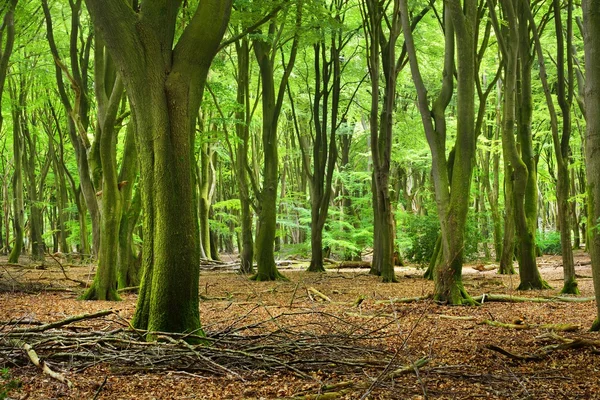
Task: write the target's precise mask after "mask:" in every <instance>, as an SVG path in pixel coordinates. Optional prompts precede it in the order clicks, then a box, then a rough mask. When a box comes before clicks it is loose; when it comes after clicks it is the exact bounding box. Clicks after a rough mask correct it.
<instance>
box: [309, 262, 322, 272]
mask: <svg viewBox="0 0 600 400" xmlns="http://www.w3.org/2000/svg"><path fill="white" fill-rule="evenodd" d="M306 271H307V272H325V267H323V264H322V263H321V264H316V263H311V264H310V266H309V267H308V269H307V270H306Z"/></svg>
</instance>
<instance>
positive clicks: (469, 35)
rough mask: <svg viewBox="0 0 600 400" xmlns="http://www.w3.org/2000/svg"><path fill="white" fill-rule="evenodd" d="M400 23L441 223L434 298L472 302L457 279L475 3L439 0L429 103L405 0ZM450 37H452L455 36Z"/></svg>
mask: <svg viewBox="0 0 600 400" xmlns="http://www.w3.org/2000/svg"><path fill="white" fill-rule="evenodd" d="M401 5H402V10H401V11H402V24H403V26H404V37H405V42H406V46H407V49H408V54H409V59H410V66H411V71H412V76H413V80H414V82H415V85H416V87H417V95H418V106H419V111H420V113H421V117H422V120H423V125H424V127H425V134H426V136H427V142H428V143H429V147H430V149H431V154H432V176H433V182H434V188H435V198H436V203H437V208H438V215H439V219H440V226H441V246H440V255H439V256H438V258H439V260H440V261H439V262H438V266H437V267H436V270H435V273H434V281H435V298H436V299H437V300H439V301H443V302H447V303H449V304H464V303H467V304H472V303H473V301H472V299H471V297H470V296H469V295H468V293H467V292H466V290H465V289H464V286H463V284H462V264H463V250H464V231H465V225H466V220H467V212H468V209H469V202H468V198H469V192H470V186H471V174H472V171H473V164H474V157H475V142H476V131H475V99H474V97H475V70H476V63H475V55H476V40H475V37H476V36H475V33H474V32H475V29H476V26H477V16H478V7H477V2H476V1H475V0H465V1H464V2H461V1H460V0H449V1H447V2H445V9H444V14H445V20H446V22H445V32H444V33H445V39H446V48H445V54H444V58H445V62H444V72H443V76H444V80H443V85H442V91H441V93H440V96H439V97H438V98H437V99H436V101H435V102H434V103H433V105H432V107H431V110H430V109H429V104H428V101H429V100H428V98H427V89H426V88H425V85H424V82H423V78H422V77H421V73H420V70H419V65H418V61H417V55H416V50H415V45H414V40H413V38H412V33H411V32H410V30H407V29H406V28H407V27H408V25H409V20H408V7H407V4H406V0H402V1H401ZM455 39H456V41H455ZM454 43H456V58H457V63H456V64H457V87H456V90H457V128H456V131H457V132H456V142H455V144H454V149H453V151H451V152H450V154H449V156H448V157H446V129H445V117H444V111H445V109H446V106H447V104H448V102H449V101H450V97H451V95H452V85H453V77H452V75H453V72H454Z"/></svg>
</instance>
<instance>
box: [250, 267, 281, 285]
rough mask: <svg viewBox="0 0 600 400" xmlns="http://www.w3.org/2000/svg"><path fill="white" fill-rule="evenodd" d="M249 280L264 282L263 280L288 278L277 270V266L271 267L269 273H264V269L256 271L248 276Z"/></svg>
mask: <svg viewBox="0 0 600 400" xmlns="http://www.w3.org/2000/svg"><path fill="white" fill-rule="evenodd" d="M250 280H251V281H257V282H265V281H283V282H289V281H290V280H289V278H288V277H286V276H285V275H283V274H282V273H281V272H279V271H277V268H272V269H271V270H270V271H269V273H265V272H264V271H260V270H259V272H257V273H256V274H254V275H252V276H251V277H250Z"/></svg>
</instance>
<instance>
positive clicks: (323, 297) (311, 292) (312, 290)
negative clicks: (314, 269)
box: [307, 287, 331, 303]
mask: <svg viewBox="0 0 600 400" xmlns="http://www.w3.org/2000/svg"><path fill="white" fill-rule="evenodd" d="M307 290H308V293H309V295H314V296H315V297H318V298H320V299H321V300H324V301H326V302H328V303H331V299H330V298H329V297H327V296H326V295H324V294H323V293H321V292H319V291H318V290H317V289H315V288H314V287H309V288H308V289H307Z"/></svg>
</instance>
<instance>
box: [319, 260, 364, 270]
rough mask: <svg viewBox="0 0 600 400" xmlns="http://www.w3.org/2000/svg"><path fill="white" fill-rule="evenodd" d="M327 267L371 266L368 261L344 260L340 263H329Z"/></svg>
mask: <svg viewBox="0 0 600 400" xmlns="http://www.w3.org/2000/svg"><path fill="white" fill-rule="evenodd" d="M325 268H327V269H351V268H371V263H370V262H368V261H342V262H340V263H336V264H331V265H327V266H326V267H325Z"/></svg>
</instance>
